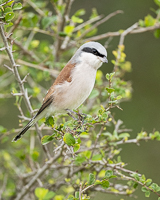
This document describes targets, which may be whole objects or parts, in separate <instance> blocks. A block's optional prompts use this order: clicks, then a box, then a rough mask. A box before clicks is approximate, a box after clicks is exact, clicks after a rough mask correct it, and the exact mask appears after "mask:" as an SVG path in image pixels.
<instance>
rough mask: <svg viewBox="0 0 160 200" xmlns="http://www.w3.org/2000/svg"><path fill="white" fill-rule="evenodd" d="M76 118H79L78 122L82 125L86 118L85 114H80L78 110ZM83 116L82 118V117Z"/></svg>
mask: <svg viewBox="0 0 160 200" xmlns="http://www.w3.org/2000/svg"><path fill="white" fill-rule="evenodd" d="M77 115H78V117H79V120H80V121H81V122H82V125H83V124H84V119H85V118H86V117H87V114H85V113H80V112H79V110H78V114H77ZM83 115H84V117H83Z"/></svg>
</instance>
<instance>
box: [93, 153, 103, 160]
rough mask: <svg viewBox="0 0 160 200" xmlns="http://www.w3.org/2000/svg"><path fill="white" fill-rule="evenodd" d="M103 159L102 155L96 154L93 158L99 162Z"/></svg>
mask: <svg viewBox="0 0 160 200" xmlns="http://www.w3.org/2000/svg"><path fill="white" fill-rule="evenodd" d="M101 159H102V155H101V154H96V155H93V157H92V160H93V161H98V160H101Z"/></svg>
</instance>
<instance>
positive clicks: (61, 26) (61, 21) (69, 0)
mask: <svg viewBox="0 0 160 200" xmlns="http://www.w3.org/2000/svg"><path fill="white" fill-rule="evenodd" d="M73 1H74V0H67V1H66V6H65V10H64V14H63V16H62V15H61V13H60V12H58V28H57V36H56V42H55V52H54V54H55V60H56V61H58V59H59V50H60V47H61V43H62V42H61V40H60V39H59V35H58V34H59V32H61V31H63V29H64V26H65V23H66V19H68V18H69V12H70V9H71V5H72V3H73ZM58 3H59V5H62V4H63V1H58Z"/></svg>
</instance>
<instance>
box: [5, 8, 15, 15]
mask: <svg viewBox="0 0 160 200" xmlns="http://www.w3.org/2000/svg"><path fill="white" fill-rule="evenodd" d="M9 12H13V10H12V8H10V7H7V8H5V9H4V14H7V13H9Z"/></svg>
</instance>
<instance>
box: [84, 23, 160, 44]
mask: <svg viewBox="0 0 160 200" xmlns="http://www.w3.org/2000/svg"><path fill="white" fill-rule="evenodd" d="M159 28H160V23H156V24H155V25H154V26H150V27H144V28H143V27H139V28H137V29H136V30H132V31H131V32H130V33H129V34H136V33H143V32H147V31H153V30H156V29H159ZM120 35H121V32H119V31H117V32H108V33H104V34H101V35H98V36H93V37H90V38H87V39H85V40H84V42H86V41H88V40H89V41H98V40H102V39H104V38H108V37H115V36H120Z"/></svg>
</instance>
